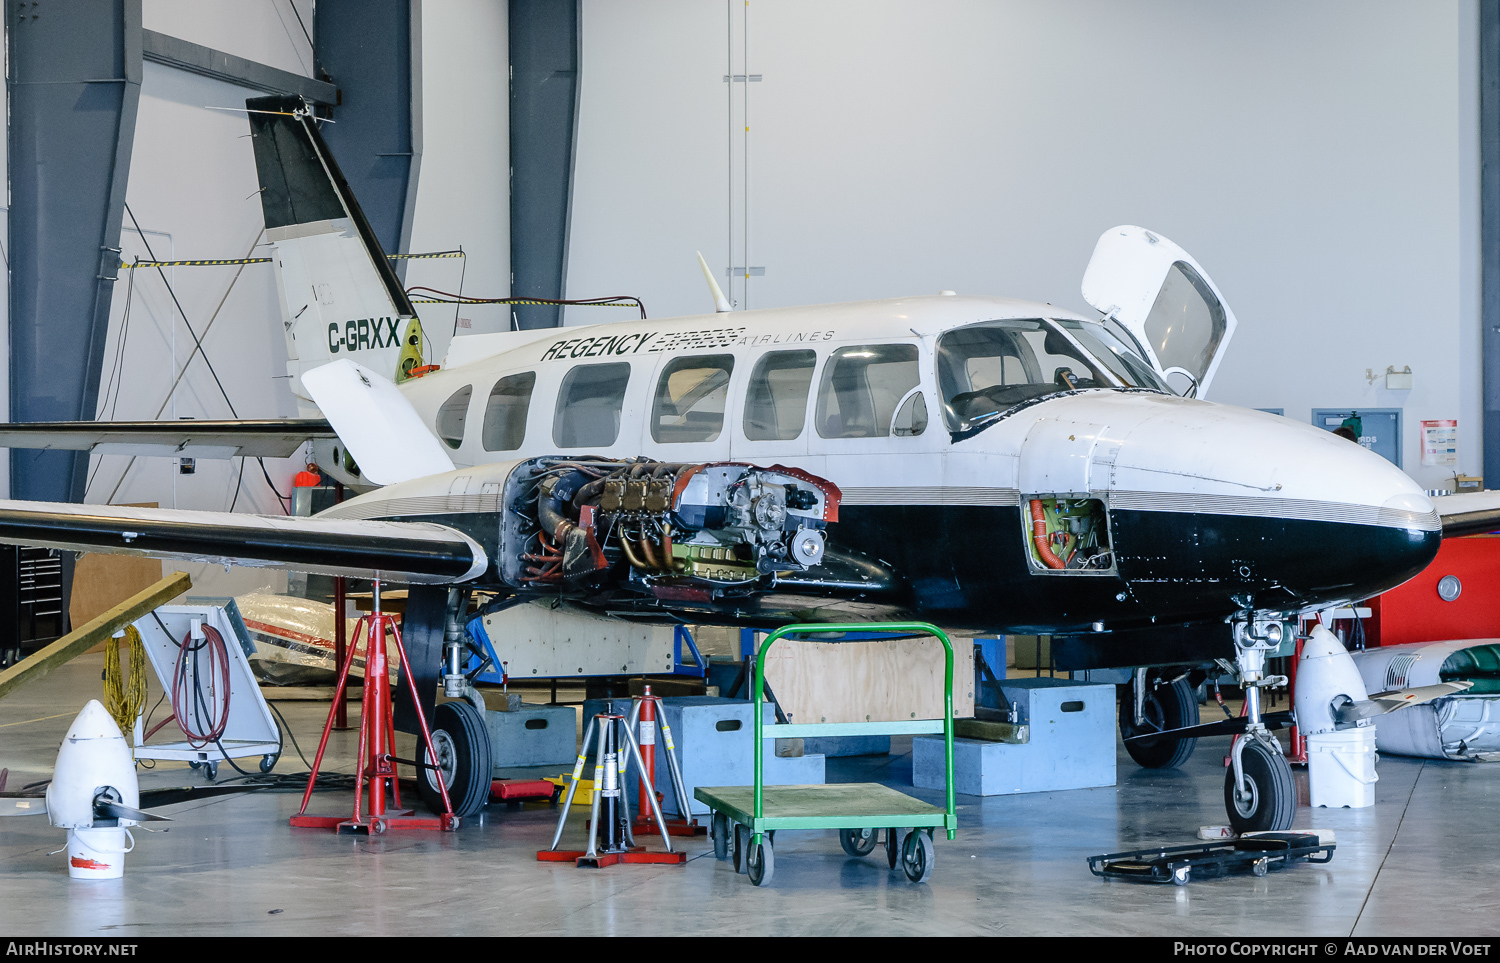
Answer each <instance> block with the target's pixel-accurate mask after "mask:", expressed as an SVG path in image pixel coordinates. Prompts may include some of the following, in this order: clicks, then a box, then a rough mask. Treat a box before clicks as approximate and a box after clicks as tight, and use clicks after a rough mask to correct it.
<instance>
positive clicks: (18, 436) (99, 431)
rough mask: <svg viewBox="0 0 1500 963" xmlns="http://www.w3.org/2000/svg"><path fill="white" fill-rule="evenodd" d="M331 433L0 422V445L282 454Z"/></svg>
mask: <svg viewBox="0 0 1500 963" xmlns="http://www.w3.org/2000/svg"><path fill="white" fill-rule="evenodd" d="M337 437H338V435H337V434H335V433H334V430H333V428H332V427H331V426H329V424H328V422H326V421H324V420H322V419H321V418H268V419H264V420H259V421H197V420H193V421H36V422H22V423H16V424H8V425H4V424H0V448H51V449H61V450H64V451H88V452H93V453H94V454H96V455H166V456H169V457H170V456H182V457H188V458H234V457H236V456H241V455H243V456H248V457H256V456H259V457H262V458H286V457H289V456H290V455H291V454H292V453H293V452H294V451H296V450H297V447H298V446H299V445H301V444H302V443H303V442H305V441H308V440H311V439H321V438H337Z"/></svg>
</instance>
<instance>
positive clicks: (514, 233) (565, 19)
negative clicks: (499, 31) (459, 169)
mask: <svg viewBox="0 0 1500 963" xmlns="http://www.w3.org/2000/svg"><path fill="white" fill-rule="evenodd" d="M579 37H580V35H579V4H578V3H577V2H569V0H510V67H511V75H510V76H511V80H510V170H511V178H510V266H511V285H510V293H511V296H512V297H517V298H561V297H562V296H563V292H564V290H565V282H566V279H567V273H568V222H569V220H570V218H569V209H570V206H571V203H572V198H573V158H574V150H575V145H576V144H577V140H578V137H577V133H578V87H579V84H578V81H579V61H580V59H581V56H580V54H581V50H580V46H579ZM514 310H515V312H516V319H517V321H518V323H519V325H520V327H522V328H548V327H557V326H558V325H560V324H562V309H561V308H559V307H555V306H551V305H516V306H515V308H514Z"/></svg>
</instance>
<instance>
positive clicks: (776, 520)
mask: <svg viewBox="0 0 1500 963" xmlns="http://www.w3.org/2000/svg"><path fill="white" fill-rule="evenodd" d="M840 497H841V496H840V493H839V490H838V487H837V486H835V485H834V484H833V483H832V482H829V481H826V480H824V479H822V478H818V477H817V476H815V475H810V474H808V473H806V472H803V471H800V470H798V469H795V468H785V467H782V466H777V467H774V468H758V467H756V466H754V465H746V464H740V463H734V462H715V463H709V464H680V463H671V462H659V461H651V460H649V459H640V460H635V461H605V460H596V459H589V458H560V457H546V458H536V459H532V460H530V461H528V462H525V463H523V464H522V465H521V466H520V467H519V468H518V469H517V470H516V471H514V472H513V473H512V474H511V476H510V480H509V482H508V484H507V486H506V493H505V504H506V505H507V506H508V508H509V511H507V513H506V524H505V551H504V552H503V558H502V559H501V574H502V576H503V577H504V578H505V580H506V581H507V582H509V583H511V584H512V585H515V586H517V587H530V588H539V587H543V586H549V585H562V584H565V583H570V582H572V581H573V580H576V579H583V578H586V577H589V576H594V575H598V574H600V573H605V572H611V573H614V574H615V575H616V576H618V575H622V574H623V575H624V577H625V578H626V579H628V580H633V581H637V582H640V581H646V582H658V581H683V582H689V583H692V582H696V583H700V584H701V583H705V582H706V583H711V584H715V585H735V584H744V583H749V582H754V581H756V580H757V579H759V578H761V577H762V576H766V575H771V574H773V573H787V572H800V571H804V570H806V569H808V568H811V567H812V566H815V565H818V564H819V563H820V562H822V561H823V556H824V530H825V529H826V528H827V526H828V523H829V522H834V521H837V520H838V505H839V499H840Z"/></svg>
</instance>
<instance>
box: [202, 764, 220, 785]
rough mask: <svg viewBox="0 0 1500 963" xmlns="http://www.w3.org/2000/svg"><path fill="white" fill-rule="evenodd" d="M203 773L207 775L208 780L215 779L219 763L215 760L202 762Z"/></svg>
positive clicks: (217, 774)
mask: <svg viewBox="0 0 1500 963" xmlns="http://www.w3.org/2000/svg"><path fill="white" fill-rule="evenodd" d="M203 774H204V775H205V776H207V777H208V781H209V782H213V781H214V780H215V779H218V778H219V764H218V763H217V762H205V763H204V764H203Z"/></svg>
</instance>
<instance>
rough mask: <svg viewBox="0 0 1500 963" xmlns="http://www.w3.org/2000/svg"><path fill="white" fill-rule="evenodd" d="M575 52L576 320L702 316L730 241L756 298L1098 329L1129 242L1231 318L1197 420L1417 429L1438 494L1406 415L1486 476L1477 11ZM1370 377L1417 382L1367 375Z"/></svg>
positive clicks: (1430, 7)
mask: <svg viewBox="0 0 1500 963" xmlns="http://www.w3.org/2000/svg"><path fill="white" fill-rule="evenodd" d="M747 25H748V29H747ZM581 30H582V36H583V64H582V73H583V90H582V97H581V117H580V122H579V143H578V157H577V174H576V186H575V191H576V193H575V196H574V202H573V223H572V228H571V237H572V246H571V250H570V252H569V276H568V291H569V296H570V297H586V296H593V295H600V294H618V293H631V294H638V295H640V296H641V297H642V298H644V300H645V302H646V305H647V307H648V309H649V310H650V311H651V314H652V316H653V317H664V316H670V315H674V314H686V313H701V312H703V311H706V310H709V309H710V302H709V300H708V296H707V293H706V292H705V291H704V289H703V281H702V278H701V276H700V275H699V273H698V271H697V267H696V263H695V262H694V260H693V252H694V250H695V249H696V250H701V251H702V252H703V254H704V256H705V257H706V258H707V259H708V261H709V263H710V264H711V265H712V266H713V267H714V269H715V270H716V271H717V272H722V271H723V270H724V269H725V268H726V267H727V266H729V264H730V261H731V256H730V254H729V252H728V250H727V248H728V246H729V244H730V242H731V238H732V243H733V246H734V252H733V263H734V265H736V266H750V267H752V268H754V267H764V269H765V273H764V275H763V276H754V277H751V278H750V280H749V282H748V285H749V291H748V295H749V301H750V306H751V307H773V306H785V305H796V304H806V303H816V302H828V301H844V300H855V299H863V298H877V297H889V296H895V295H902V294H913V293H917V294H926V293H935V292H937V291H938V290H939V289H943V288H952V289H956V290H958V291H960V292H963V293H971V292H972V293H991V294H1003V295H1012V296H1018V297H1024V298H1031V299H1036V300H1040V301H1050V302H1053V303H1057V304H1059V305H1062V306H1066V307H1068V308H1070V309H1074V310H1083V311H1089V310H1090V309H1089V308H1088V306H1087V305H1086V304H1085V303H1083V301H1082V299H1081V296H1080V295H1079V281H1080V279H1081V277H1082V274H1083V270H1084V267H1085V265H1086V264H1087V262H1088V257H1089V254H1090V253H1091V251H1092V249H1093V244H1094V241H1095V240H1096V239H1097V237H1098V236H1099V234H1100V232H1102V231H1103V230H1105V229H1106V228H1108V227H1110V226H1112V225H1115V224H1120V223H1135V224H1141V225H1145V226H1148V227H1152V228H1154V229H1157V230H1160V231H1161V232H1163V233H1164V234H1166V235H1167V236H1168V237H1171V238H1172V239H1173V240H1175V241H1177V242H1178V243H1180V244H1181V245H1182V246H1184V247H1185V248H1186V249H1187V250H1188V251H1190V252H1191V253H1192V254H1193V255H1194V256H1195V257H1196V258H1197V259H1198V260H1199V261H1200V262H1201V263H1202V264H1203V265H1204V266H1205V268H1206V269H1207V270H1208V271H1209V272H1210V273H1211V274H1212V276H1213V277H1214V280H1215V281H1216V282H1217V283H1218V284H1219V286H1220V288H1221V289H1222V290H1223V291H1224V293H1225V296H1226V297H1227V299H1228V300H1229V302H1230V304H1231V306H1232V307H1233V308H1234V310H1235V312H1236V314H1237V315H1238V317H1239V321H1240V328H1239V333H1238V335H1237V337H1236V340H1235V342H1234V344H1233V346H1232V348H1231V349H1230V352H1229V354H1228V355H1227V356H1226V359H1225V362H1224V365H1223V367H1222V369H1221V371H1220V373H1219V375H1218V378H1217V380H1216V382H1215V384H1214V387H1213V392H1212V395H1211V397H1212V398H1213V399H1215V400H1219V401H1225V402H1230V403H1235V404H1242V405H1246V406H1253V407H1272V408H1284V409H1285V412H1286V414H1287V416H1288V417H1291V418H1295V419H1298V420H1301V421H1306V420H1308V418H1309V416H1310V410H1311V409H1312V408H1314V407H1319V408H1324V407H1326V408H1337V407H1366V406H1367V407H1382V408H1385V407H1391V408H1394V407H1401V408H1404V410H1405V415H1404V419H1405V425H1404V438H1403V443H1404V444H1403V462H1404V466H1405V467H1406V469H1407V470H1408V471H1409V472H1410V473H1411V474H1413V475H1414V476H1415V477H1416V478H1417V479H1418V481H1419V482H1421V483H1422V484H1423V485H1424V486H1426V487H1437V486H1439V485H1440V484H1441V483H1442V481H1443V480H1444V479H1445V478H1447V477H1450V476H1451V474H1452V471H1451V470H1444V469H1431V468H1429V469H1423V468H1421V467H1420V448H1419V444H1420V442H1419V428H1418V422H1419V420H1420V419H1424V418H1457V419H1458V420H1459V426H1460V465H1459V468H1460V471H1462V472H1465V473H1468V474H1478V473H1479V472H1480V470H1481V465H1482V453H1481V451H1480V443H1481V437H1482V436H1481V432H1480V400H1479V398H1480V396H1479V376H1480V367H1479V365H1480V359H1479V330H1480V328H1479V316H1478V285H1479V276H1478V258H1479V234H1478V177H1479V171H1478V140H1477V137H1478V102H1477V7H1476V6H1475V3H1474V2H1473V0H1444V2H1434V3H1427V4H1410V3H1405V2H1400V0H1342V2H1328V3H1321V4H1303V3H1298V2H1295V0H1279V2H1272V3H1262V4H1255V5H1252V6H1243V5H1233V4H1201V3H1194V2H1190V0H1140V2H1136V3H1131V4H1128V5H1122V4H1108V3H1100V2H1093V0H1057V2H1052V3H1047V4H1037V3H1031V2H1026V0H1007V2H978V0H974V2H954V3H947V4H912V3H907V2H903V0H865V2H854V0H840V2H827V3H819V4H805V3H799V2H796V0H756V2H755V3H753V4H750V5H748V6H746V5H744V4H741V3H733V2H730V3H725V4H713V3H702V2H695V0H653V2H650V3H620V2H618V0H584V4H583V18H582V27H581ZM747 50H748V68H747V67H746V57H745V55H746V51H747ZM725 74H750V75H752V77H753V75H756V74H759V75H761V78H762V79H761V80H760V81H758V82H750V83H737V84H733V85H730V84H726V83H724V81H723V76H724V75H725ZM731 88H732V89H731ZM747 89H748V110H749V120H748V126H749V128H750V129H749V133H748V138H749V140H748V145H747V144H746V141H745V138H746V134H745V133H744V131H743V129H742V128H743V127H744V126H746V121H745V119H744V116H743V114H744V109H745V108H744V99H745V95H746V92H747ZM731 109H732V111H733V113H732V114H731ZM747 147H748V149H747ZM731 164H732V166H731ZM746 164H748V169H749V178H748V185H747V184H746V182H745V179H744V177H743V170H744V167H745V165H746ZM747 200H748V204H747ZM747 206H748V210H749V217H748V224H747V223H746V219H744V218H743V213H742V212H743V211H744V210H745V209H746V207H747ZM731 214H732V217H733V223H732V224H731V223H729V219H730V217H731ZM747 238H748V246H749V252H750V254H749V259H748V265H747V264H746V261H745V259H744V257H743V249H744V241H745V240H746V239H747ZM721 277H722V273H721ZM743 287H744V282H743V281H739V282H736V289H735V291H734V292H733V295H732V296H734V297H735V298H736V299H737V300H741V301H742V300H743V298H744V294H745V292H744V291H743ZM602 310H603V309H587V308H577V309H570V310H569V312H568V315H567V323H568V324H581V323H589V322H591V321H597V320H600V319H601V312H602ZM585 312H588V313H585ZM1387 365H1395V367H1396V368H1397V370H1400V369H1401V368H1402V367H1403V366H1404V365H1410V366H1411V369H1412V372H1413V374H1414V387H1413V388H1412V390H1410V391H1387V390H1386V389H1385V388H1384V387H1383V382H1381V381H1379V380H1377V381H1376V383H1375V384H1373V385H1372V384H1371V383H1370V382H1369V381H1367V379H1366V375H1365V369H1367V368H1370V369H1373V371H1374V372H1375V373H1377V374H1379V373H1383V372H1384V371H1385V369H1386V366H1387ZM1268 455H1270V456H1274V453H1268ZM1495 481H1496V480H1491V485H1492V486H1493V485H1494V484H1495Z"/></svg>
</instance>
